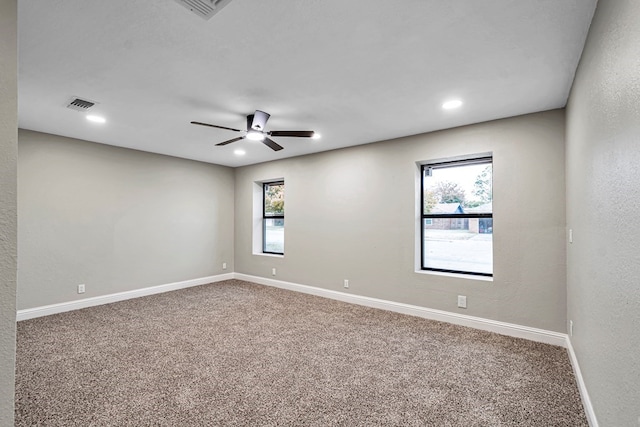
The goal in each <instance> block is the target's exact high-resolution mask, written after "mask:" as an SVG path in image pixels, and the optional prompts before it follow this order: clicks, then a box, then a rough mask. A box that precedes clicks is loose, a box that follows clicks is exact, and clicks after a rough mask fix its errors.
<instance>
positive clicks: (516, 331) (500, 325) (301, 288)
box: [233, 273, 567, 347]
mask: <svg viewBox="0 0 640 427" xmlns="http://www.w3.org/2000/svg"><path fill="white" fill-rule="evenodd" d="M233 275H234V278H236V279H239V280H246V281H248V282H253V283H258V284H260V285H266V286H273V287H276V288H281V289H288V290H290V291H297V292H302V293H305V294H311V295H317V296H321V297H325V298H331V299H335V300H338V301H343V302H348V303H352V304H358V305H363V306H366V307H372V308H379V309H382V310H388V311H393V312H396V313H401V314H408V315H411V316H417V317H422V318H425V319H431V320H438V321H441V322H447V323H453V324H455V325H461V326H468V327H470V328H475V329H481V330H483V331H489V332H495V333H498V334H502V335H507V336H511V337H515V338H524V339H528V340H531V341H536V342H542V343H545V344H552V345H557V346H560V347H565V346H566V345H567V335H566V334H562V333H559V332H553V331H547V330H544V329H537V328H531V327H528V326H522V325H516V324H513V323H506V322H499V321H497V320H490V319H483V318H481V317H473V316H467V315H465V314H458V313H451V312H448V311H442V310H435V309H431V308H425V307H419V306H415V305H410V304H403V303H399V302H393V301H387V300H382V299H377V298H370V297H365V296H360V295H353V294H347V293H344V292H338V291H332V290H328V289H322V288H316V287H313V286H307V285H300V284H297V283H291V282H283V281H281V280H274V279H267V278H264V277H258V276H250V275H248V274H242V273H233Z"/></svg>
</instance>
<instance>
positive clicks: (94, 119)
mask: <svg viewBox="0 0 640 427" xmlns="http://www.w3.org/2000/svg"><path fill="white" fill-rule="evenodd" d="M87 120H89V121H90V122H94V123H105V122H106V121H107V120H106V119H105V118H104V117H100V116H92V115H88V116H87Z"/></svg>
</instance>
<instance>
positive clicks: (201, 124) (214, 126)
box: [191, 122, 242, 132]
mask: <svg viewBox="0 0 640 427" xmlns="http://www.w3.org/2000/svg"><path fill="white" fill-rule="evenodd" d="M191 124H192V125H200V126H209V127H211V128H218V129H226V130H232V131H235V132H242V131H241V130H240V129H234V128H228V127H225V126H218V125H210V124H209V123H202V122H191Z"/></svg>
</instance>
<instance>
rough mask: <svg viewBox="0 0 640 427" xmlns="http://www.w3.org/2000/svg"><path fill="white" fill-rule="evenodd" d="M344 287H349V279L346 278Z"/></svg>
mask: <svg viewBox="0 0 640 427" xmlns="http://www.w3.org/2000/svg"><path fill="white" fill-rule="evenodd" d="M344 287H345V288H347V289H349V279H344Z"/></svg>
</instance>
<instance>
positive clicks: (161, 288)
mask: <svg viewBox="0 0 640 427" xmlns="http://www.w3.org/2000/svg"><path fill="white" fill-rule="evenodd" d="M233 277H234V273H225V274H218V275H216V276H208V277H201V278H199V279H191V280H184V281H182V282H175V283H167V284H165V285H158V286H151V287H148V288H142V289H134V290H132V291H125V292H118V293H115V294H109V295H101V296H97V297H92V298H84V299H80V300H76V301H69V302H62V303H58V304H51V305H45V306H42V307H34V308H27V309H24V310H18V312H17V313H16V321H20V320H27V319H33V318H36V317H42V316H48V315H50V314H57V313H64V312H65V311H72V310H79V309H81V308H87V307H93V306H96V305H103V304H110V303H112V302H117V301H124V300H128V299H132V298H138V297H144V296H147V295H153V294H160V293H163V292H169V291H175V290H178V289H184V288H190V287H192V286H200V285H206V284H208V283H213V282H220V281H222V280H230V279H233Z"/></svg>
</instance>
